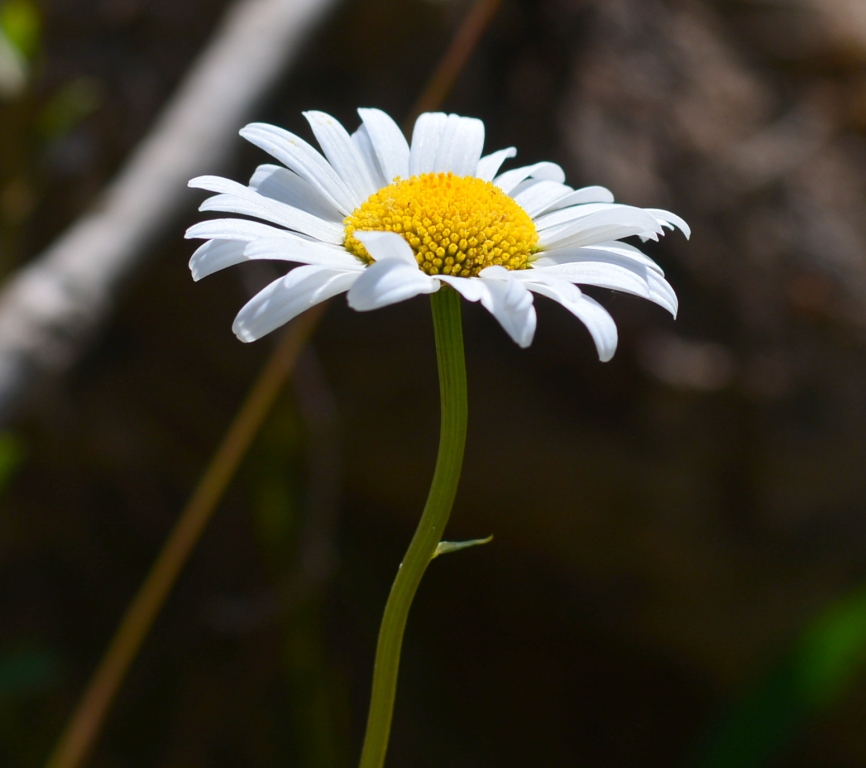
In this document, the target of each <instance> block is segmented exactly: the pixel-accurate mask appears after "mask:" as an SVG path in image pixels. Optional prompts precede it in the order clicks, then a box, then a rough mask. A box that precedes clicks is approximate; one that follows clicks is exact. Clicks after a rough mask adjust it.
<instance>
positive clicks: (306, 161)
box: [241, 123, 358, 216]
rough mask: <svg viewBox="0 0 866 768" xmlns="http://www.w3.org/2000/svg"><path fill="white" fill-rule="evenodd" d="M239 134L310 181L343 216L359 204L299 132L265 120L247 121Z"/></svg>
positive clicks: (335, 173)
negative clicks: (293, 131)
mask: <svg viewBox="0 0 866 768" xmlns="http://www.w3.org/2000/svg"><path fill="white" fill-rule="evenodd" d="M241 136H243V137H244V138H245V139H246V140H247V141H249V142H250V143H251V144H255V145H256V146H257V147H259V148H260V149H263V150H264V151H265V152H267V153H269V154H271V155H273V156H274V157H275V158H277V160H279V161H280V162H281V163H282V164H283V165H285V166H286V167H287V168H289V169H290V170H292V171H294V172H295V173H297V174H298V176H300V177H301V178H303V179H306V180H307V181H308V182H310V184H311V185H312V186H313V187H315V188H316V190H317V191H318V192H319V194H320V195H322V197H324V198H325V199H326V200H328V201H329V202H330V203H331V204H332V205H333V206H334V207H335V208H336V209H337V210H338V211H340V213H342V214H343V215H344V216H348V215H349V214H350V213H351V212H352V211H354V210H355V208H357V207H358V205H357V203H356V202H355V200H356V197H357V196H356V195H355V194H354V193H353V192H352V190H350V189H349V187H348V185H347V184H346V183H345V182H344V181H343V180H342V179H341V178H340V176H339V175H338V174H337V172H336V171H335V170H334V169H333V168H332V167H331V164H330V163H329V162H328V161H327V160H325V158H324V157H322V156H321V155H320V154H319V153H318V152H317V151H316V150H315V149H313V147H311V146H310V145H309V144H307V142H306V141H304V140H303V139H302V138H301V137H300V136H295V134H293V133H289V132H288V131H286V130H283V129H282V128H277V127H276V126H274V125H268V124H267V123H250V124H249V125H247V126H246V127H244V128H242V129H241Z"/></svg>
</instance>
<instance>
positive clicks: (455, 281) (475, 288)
mask: <svg viewBox="0 0 866 768" xmlns="http://www.w3.org/2000/svg"><path fill="white" fill-rule="evenodd" d="M436 279H437V280H439V281H441V282H443V283H448V285H450V286H451V287H452V288H453V289H454V290H455V291H457V292H458V293H459V294H460V295H461V296H463V298H464V299H466V301H481V299H482V298H484V297H485V296H486V295H487V294H488V293H489V291H488V289H487V284H486V283H485V282H484V281H483V280H479V279H478V278H477V277H454V276H453V275H439V276H438V277H437V278H436Z"/></svg>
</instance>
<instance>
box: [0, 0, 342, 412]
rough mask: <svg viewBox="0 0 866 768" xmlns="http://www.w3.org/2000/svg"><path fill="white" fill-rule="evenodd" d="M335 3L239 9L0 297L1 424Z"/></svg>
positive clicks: (98, 313) (77, 336)
mask: <svg viewBox="0 0 866 768" xmlns="http://www.w3.org/2000/svg"><path fill="white" fill-rule="evenodd" d="M336 2H337V0H239V2H237V3H236V4H235V5H234V6H233V7H232V8H231V9H230V11H229V13H228V14H227V16H226V18H225V19H224V21H223V23H222V26H221V28H220V29H219V30H218V32H217V33H216V35H215V37H214V38H213V40H212V42H211V43H210V45H209V46H208V47H207V48H206V49H205V51H204V52H203V53H202V54H201V55H200V57H199V59H198V61H197V62H196V63H195V64H194V65H193V67H192V69H191V70H190V72H189V74H188V75H187V77H186V79H185V80H184V81H183V82H182V83H181V84H180V85H179V87H178V90H177V92H176V94H175V95H174V97H173V98H172V100H171V101H170V102H169V103H168V105H167V106H166V108H165V110H164V111H163V113H162V115H161V116H160V118H159V119H158V120H157V122H156V124H155V125H154V126H153V128H152V130H151V132H150V133H149V134H148V136H147V137H146V138H145V139H144V140H143V142H142V143H141V144H140V145H139V146H138V148H137V149H136V150H135V152H134V153H133V155H132V157H131V158H130V159H129V161H128V162H127V164H126V165H125V166H124V167H123V169H122V170H121V171H120V173H119V175H118V176H117V178H115V180H114V181H113V182H112V183H111V184H110V185H109V186H108V188H107V189H106V190H105V191H104V192H103V194H102V196H101V198H100V199H99V200H97V201H96V203H95V204H94V205H93V206H92V207H91V208H90V210H89V211H88V212H87V213H86V214H85V215H84V216H83V217H82V218H81V219H80V220H79V221H77V222H76V223H75V224H73V225H72V227H70V228H69V229H68V230H67V231H66V233H65V234H63V235H62V236H61V237H60V238H59V239H58V240H57V241H56V242H55V243H53V244H52V245H51V246H50V247H49V248H48V249H47V250H45V251H44V252H43V253H42V254H40V255H39V256H37V257H36V258H34V259H33V260H32V261H31V262H30V263H28V264H27V265H25V266H24V267H22V268H21V269H20V270H18V271H17V272H16V273H14V274H13V275H12V276H11V278H9V280H8V281H7V282H6V284H5V286H4V287H3V289H2V291H0V424H3V423H8V421H9V420H10V419H11V418H12V417H14V415H15V414H16V412H17V411H18V410H19V408H20V407H21V406H22V404H23V403H24V401H25V398H26V397H27V396H28V395H29V394H30V393H31V392H32V391H33V389H34V388H37V389H38V388H39V387H40V386H41V385H43V384H44V383H45V381H46V380H47V379H49V378H50V377H51V376H53V375H56V374H58V373H61V372H62V371H64V370H65V369H66V368H68V367H69V366H70V365H71V364H72V363H74V361H75V360H76V359H77V358H78V356H79V354H80V352H81V350H82V348H83V347H84V345H85V344H86V343H87V341H88V340H89V339H90V337H91V336H92V334H93V332H94V331H95V330H96V329H97V328H99V326H100V325H101V323H102V322H103V321H104V319H105V318H106V317H107V316H108V314H109V313H110V312H111V310H112V308H113V306H114V303H115V302H116V300H117V297H118V293H119V292H120V290H121V289H122V288H123V287H124V285H125V284H126V283H127V282H128V281H129V280H130V279H131V278H132V276H133V275H134V274H135V272H136V271H137V269H138V268H139V267H140V266H141V265H142V264H143V263H144V261H145V260H146V258H147V257H148V256H149V255H151V254H150V253H149V251H148V249H149V248H150V247H151V246H152V245H153V244H154V243H155V242H156V240H157V238H158V237H159V236H160V234H161V233H162V232H164V231H165V229H166V227H167V226H168V225H169V224H170V223H171V222H172V220H173V219H174V217H175V215H176V214H177V213H178V212H179V211H181V210H184V208H185V207H187V200H186V197H185V196H186V194H187V192H186V182H187V180H188V179H190V178H192V177H193V176H196V175H199V174H201V173H204V172H208V173H213V172H214V170H215V169H217V168H218V167H219V166H220V165H221V164H224V163H225V161H226V159H227V158H228V157H229V155H230V153H231V150H232V148H233V147H234V146H236V144H237V142H236V141H235V134H236V132H237V130H238V129H239V128H240V127H241V126H242V125H243V123H244V122H245V121H246V119H247V117H248V115H249V114H250V112H251V110H252V109H253V108H254V106H255V104H256V103H257V102H258V101H259V99H261V98H262V97H263V96H264V95H265V94H266V93H267V91H268V90H269V89H270V87H271V86H272V85H273V84H274V82H275V81H276V80H277V78H278V77H279V76H280V75H281V74H282V73H283V72H284V71H285V69H286V67H287V66H288V65H289V64H290V63H291V62H292V61H293V60H294V59H295V57H296V56H297V54H298V53H299V51H300V49H301V47H302V46H303V44H304V42H305V41H307V40H308V39H309V35H310V32H311V30H312V28H313V27H314V26H315V25H316V24H317V23H318V22H319V21H320V20H321V19H322V17H323V16H324V15H325V13H326V12H327V11H328V10H329V9H330V8H331V7H332V6H334V5H335V4H336Z"/></svg>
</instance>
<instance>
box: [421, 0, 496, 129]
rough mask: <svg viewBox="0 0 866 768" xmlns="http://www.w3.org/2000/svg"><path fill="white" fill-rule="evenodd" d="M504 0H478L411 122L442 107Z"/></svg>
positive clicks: (427, 88)
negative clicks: (424, 113)
mask: <svg viewBox="0 0 866 768" xmlns="http://www.w3.org/2000/svg"><path fill="white" fill-rule="evenodd" d="M501 3H502V0H476V2H475V3H474V5H473V6H472V8H470V9H469V13H468V14H467V15H466V18H465V19H464V20H463V23H462V24H461V25H460V27H459V28H458V29H457V34H455V35H454V38H453V39H452V41H451V45H449V46H448V50H447V51H446V52H445V55H444V56H443V57H442V59H441V60H440V61H439V64H438V65H437V67H436V70H435V71H434V72H433V74H432V75H431V76H430V79H429V80H428V81H427V85H426V86H425V88H424V91H423V92H422V93H421V95H420V96H419V97H418V101H416V102H415V106H414V107H412V111H411V112H410V113H409V120H407V123H408V125H410V126H411V125H412V124H413V123H414V122H415V118H417V117H418V115H420V114H421V113H422V112H432V111H433V110H435V109H439V108H440V107H441V105H442V102H443V101H445V97H446V96H447V95H448V94H449V93H450V92H451V89H452V88H453V87H454V83H455V82H456V80H457V77H458V76H459V75H460V73H461V72H462V71H463V69H464V67H465V66H466V63H467V62H468V61H469V57H470V56H471V55H472V54H473V53H475V49H476V48H477V47H478V43H480V42H481V38H482V36H483V35H484V33H485V32H486V31H487V28H488V27H489V26H490V22H491V21H493V17H494V16H496V12H497V11H498V10H499V6H500V5H501Z"/></svg>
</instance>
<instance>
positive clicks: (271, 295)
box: [232, 266, 361, 341]
mask: <svg viewBox="0 0 866 768" xmlns="http://www.w3.org/2000/svg"><path fill="white" fill-rule="evenodd" d="M359 274H361V273H360V272H346V271H344V270H338V269H330V268H328V267H319V266H309V267H297V268H295V269H293V270H292V271H291V272H289V274H287V275H285V276H284V277H281V278H280V279H279V280H275V281H274V282H272V283H271V284H270V285H268V286H266V287H265V288H263V289H262V290H261V291H259V292H258V293H257V294H256V295H255V296H253V298H252V299H250V300H249V301H248V302H247V303H246V304H245V305H244V307H243V308H242V309H241V311H240V312H238V316H237V317H236V318H235V321H234V324H233V325H232V330H233V331H234V332H235V335H236V336H237V337H238V338H239V339H240V340H241V341H255V340H256V339H260V338H261V337H262V336H264V335H265V334H268V333H270V332H271V331H273V330H275V329H276V328H279V327H280V326H281V325H284V324H285V323H287V322H289V320H291V319H293V318H294V317H296V316H297V315H299V314H301V312H304V311H306V310H308V309H309V308H310V307H312V306H315V305H316V304H319V303H320V302H323V301H325V299H329V298H331V296H336V295H337V294H338V293H343V292H344V291H347V290H348V289H349V288H350V287H351V285H352V283H354V282H355V281H356V280H357V279H358V275H359Z"/></svg>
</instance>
